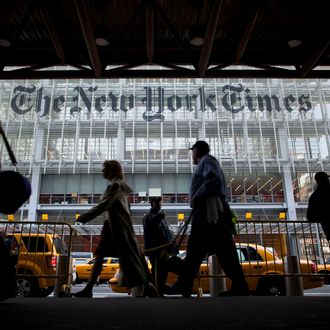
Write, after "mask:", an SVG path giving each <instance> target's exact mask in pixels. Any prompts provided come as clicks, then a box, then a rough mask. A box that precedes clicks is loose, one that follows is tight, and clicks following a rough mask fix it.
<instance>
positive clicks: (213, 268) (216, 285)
mask: <svg viewBox="0 0 330 330" xmlns="http://www.w3.org/2000/svg"><path fill="white" fill-rule="evenodd" d="M209 274H210V275H217V277H210V296H211V297H217V296H218V295H219V293H220V292H222V291H226V290H227V285H226V277H225V276H219V275H224V272H223V270H222V268H221V266H220V264H219V261H218V258H217V256H216V255H212V256H209Z"/></svg>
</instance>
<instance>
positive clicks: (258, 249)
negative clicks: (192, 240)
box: [109, 243, 324, 295]
mask: <svg viewBox="0 0 330 330" xmlns="http://www.w3.org/2000/svg"><path fill="white" fill-rule="evenodd" d="M236 249H237V254H238V257H239V260H240V262H241V265H242V267H243V270H244V274H245V278H246V281H247V283H248V285H249V288H250V291H251V293H254V294H257V295H285V277H284V276H283V275H284V264H283V260H282V259H280V258H279V257H278V256H277V254H276V252H275V251H274V250H273V249H269V248H266V247H264V246H261V245H257V244H248V243H237V244H236ZM179 256H180V257H181V258H184V257H185V253H181V254H179ZM300 268H301V273H302V274H303V276H302V281H303V287H304V289H312V288H316V287H320V286H323V283H324V282H323V279H322V278H321V277H320V276H318V275H317V269H316V265H315V263H313V262H310V261H307V260H300ZM199 275H200V276H199V278H198V279H196V280H195V284H194V292H198V288H202V290H203V292H209V291H210V280H209V277H208V275H209V268H208V264H207V261H206V260H205V261H204V262H203V263H202V265H201V267H200V271H199ZM119 277H120V272H119V270H118V271H117V272H116V274H115V276H114V277H113V278H112V279H110V281H109V286H110V287H111V289H112V291H114V292H122V293H123V292H129V291H128V289H127V288H126V287H125V286H119V285H118V284H119V282H120V281H119ZM176 279H177V275H176V274H173V273H169V275H168V278H167V283H168V284H169V285H172V284H174V283H175V281H176ZM226 284H227V288H229V287H230V280H229V279H228V278H227V279H226Z"/></svg>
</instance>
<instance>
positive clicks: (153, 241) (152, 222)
mask: <svg viewBox="0 0 330 330" xmlns="http://www.w3.org/2000/svg"><path fill="white" fill-rule="evenodd" d="M161 202H162V198H161V197H153V198H151V200H150V203H151V209H150V210H149V212H148V213H147V214H146V215H145V216H144V218H143V229H144V249H145V252H144V253H145V255H146V256H148V257H149V260H150V263H151V266H152V272H151V274H152V276H153V279H154V282H155V284H156V287H157V290H158V294H159V295H161V296H162V295H163V294H164V293H165V292H166V288H165V283H166V279H167V274H168V266H167V261H168V259H169V257H170V255H175V254H177V253H179V251H178V249H177V244H176V242H174V233H173V231H172V229H171V228H170V226H169V225H168V223H167V222H166V220H165V213H164V212H163V211H162V209H161V208H162V204H161Z"/></svg>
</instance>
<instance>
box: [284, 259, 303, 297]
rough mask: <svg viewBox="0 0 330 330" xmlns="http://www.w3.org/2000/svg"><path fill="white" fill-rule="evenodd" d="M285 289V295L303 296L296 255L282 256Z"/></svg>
mask: <svg viewBox="0 0 330 330" xmlns="http://www.w3.org/2000/svg"><path fill="white" fill-rule="evenodd" d="M284 271H285V275H289V276H285V289H286V295H287V296H303V295H304V289H303V283H302V278H301V273H300V267H299V259H298V257H297V256H286V257H284Z"/></svg>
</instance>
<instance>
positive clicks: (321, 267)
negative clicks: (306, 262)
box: [317, 259, 330, 284]
mask: <svg viewBox="0 0 330 330" xmlns="http://www.w3.org/2000/svg"><path fill="white" fill-rule="evenodd" d="M317 272H318V273H319V274H321V275H324V284H330V259H327V260H325V261H324V263H322V264H318V265H317Z"/></svg>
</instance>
